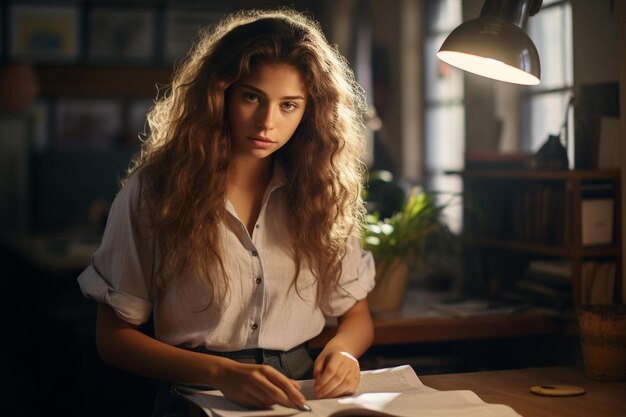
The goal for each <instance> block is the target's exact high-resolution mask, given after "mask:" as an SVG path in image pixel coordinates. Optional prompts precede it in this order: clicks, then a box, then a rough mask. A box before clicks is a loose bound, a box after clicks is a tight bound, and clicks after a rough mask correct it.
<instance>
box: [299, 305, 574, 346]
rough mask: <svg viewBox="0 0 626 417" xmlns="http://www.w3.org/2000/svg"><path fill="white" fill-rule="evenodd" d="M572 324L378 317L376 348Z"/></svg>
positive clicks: (331, 330)
mask: <svg viewBox="0 0 626 417" xmlns="http://www.w3.org/2000/svg"><path fill="white" fill-rule="evenodd" d="M335 330H336V327H334V326H327V327H325V328H324V330H323V331H322V333H321V334H320V335H319V336H317V337H316V338H314V339H313V340H311V341H310V342H309V347H310V348H312V349H321V348H323V347H324V345H325V344H326V342H328V340H330V338H332V337H333V335H334V334H335ZM571 331H572V325H571V323H564V322H563V320H558V319H555V318H552V317H548V316H546V315H543V314H540V313H530V312H529V313H521V314H510V315H484V316H475V317H467V318H459V317H449V316H446V317H419V316H413V317H411V315H410V314H399V315H397V316H394V317H388V318H385V317H376V316H375V317H374V343H373V344H374V345H376V346H380V345H394V344H408V343H423V342H442V341H460V340H480V339H499V338H512V337H524V336H536V335H545V334H557V333H561V332H571Z"/></svg>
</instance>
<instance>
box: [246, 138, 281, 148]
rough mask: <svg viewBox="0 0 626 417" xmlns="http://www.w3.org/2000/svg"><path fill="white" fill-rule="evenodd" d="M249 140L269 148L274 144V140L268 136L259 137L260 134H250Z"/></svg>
mask: <svg viewBox="0 0 626 417" xmlns="http://www.w3.org/2000/svg"><path fill="white" fill-rule="evenodd" d="M248 140H250V142H252V144H253V145H254V146H255V147H257V148H261V149H267V148H270V147H272V145H274V143H275V142H274V141H273V140H271V139H268V138H264V137H259V136H248Z"/></svg>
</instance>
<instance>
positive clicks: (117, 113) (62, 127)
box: [54, 98, 123, 150]
mask: <svg viewBox="0 0 626 417" xmlns="http://www.w3.org/2000/svg"><path fill="white" fill-rule="evenodd" d="M54 114H55V118H54V125H55V127H54V134H55V145H56V147H57V148H64V149H67V148H83V149H100V150H110V149H115V148H117V147H119V145H120V143H121V142H122V141H123V138H122V133H123V129H122V124H123V121H122V118H123V114H122V104H121V102H120V101H119V100H115V99H77V98H71V99H70V98H68V99H60V100H58V101H57V102H56V105H55V111H54Z"/></svg>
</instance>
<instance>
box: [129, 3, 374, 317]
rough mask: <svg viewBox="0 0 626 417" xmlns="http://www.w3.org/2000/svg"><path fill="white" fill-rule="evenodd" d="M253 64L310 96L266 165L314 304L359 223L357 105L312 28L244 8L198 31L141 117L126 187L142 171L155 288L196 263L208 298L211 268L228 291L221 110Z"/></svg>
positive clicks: (297, 18)
mask: <svg viewBox="0 0 626 417" xmlns="http://www.w3.org/2000/svg"><path fill="white" fill-rule="evenodd" d="M262 62H268V63H284V64H288V65H291V66H293V67H295V68H296V69H297V70H299V72H300V73H301V75H302V76H303V79H304V81H305V84H306V87H307V90H308V95H309V98H308V100H307V101H308V102H307V107H306V110H305V113H304V116H303V118H302V121H301V122H300V125H299V126H298V128H297V129H296V131H295V133H294V134H293V136H292V138H291V140H290V141H289V142H288V143H287V144H286V145H285V146H283V147H282V148H281V149H279V150H278V151H277V152H276V154H275V156H276V158H277V159H278V160H279V161H280V163H281V164H282V165H283V166H284V168H285V170H286V172H287V184H286V187H287V193H286V194H287V196H288V201H287V204H288V209H289V213H290V214H291V216H290V217H289V218H288V219H286V221H287V222H288V228H289V231H290V235H291V236H292V242H291V244H292V247H293V251H294V253H293V256H294V259H295V262H296V271H299V270H300V268H301V267H303V266H304V265H306V266H308V267H309V268H310V269H311V271H312V272H313V274H314V276H315V278H316V280H317V282H318V293H317V302H318V305H321V303H324V302H325V301H327V299H328V295H329V294H330V292H331V291H333V290H334V289H335V288H336V286H337V283H338V280H339V277H340V274H341V263H342V258H343V256H344V255H345V253H346V247H347V242H348V239H349V237H350V236H352V235H353V234H355V233H360V225H361V224H362V223H363V222H362V218H363V216H364V207H363V202H362V199H361V186H362V175H363V172H364V169H363V168H364V167H363V164H362V162H361V157H362V153H363V150H364V136H363V129H364V128H363V114H364V111H365V100H364V97H363V92H362V89H361V88H360V87H359V86H358V85H357V83H356V82H355V80H354V75H353V73H352V71H351V70H350V68H349V66H348V64H347V62H346V60H345V59H344V58H343V57H342V56H341V55H340V54H339V52H338V51H337V49H336V47H333V46H330V45H329V44H328V42H327V41H326V38H325V37H324V35H323V33H322V31H321V29H320V28H319V26H318V24H317V23H316V22H315V21H313V20H311V19H310V18H308V17H306V16H304V15H302V14H300V13H298V12H296V11H293V10H288V9H281V10H273V11H258V10H257V11H241V12H237V13H235V14H232V15H230V16H228V17H227V18H225V19H224V20H222V21H221V22H220V23H219V24H217V25H216V27H214V28H213V29H212V30H206V31H203V32H201V35H200V38H199V40H198V41H197V42H196V43H195V44H194V46H193V47H192V49H191V51H190V52H189V54H188V56H187V57H186V59H185V60H184V61H183V62H182V64H181V65H179V66H178V68H177V69H176V70H175V71H174V75H173V80H172V83H171V85H170V86H169V88H168V89H167V91H166V92H165V93H164V94H162V96H161V97H160V98H158V99H157V100H156V102H155V105H154V107H153V108H152V109H151V110H150V112H149V113H148V124H149V127H150V133H149V136H148V137H147V139H146V140H145V141H144V143H143V145H142V148H141V151H140V152H139V153H138V155H137V156H136V157H135V158H134V160H133V161H132V163H131V166H130V167H129V170H128V173H127V177H126V178H127V179H128V178H129V177H130V175H132V174H133V173H134V172H135V171H137V170H138V169H140V168H141V173H142V175H141V176H140V178H143V177H144V175H143V173H144V172H145V174H146V175H145V176H146V177H147V178H149V180H150V185H149V186H144V187H142V188H143V189H144V191H148V195H149V201H150V203H149V210H150V213H151V224H152V230H153V232H154V234H155V236H154V237H155V238H156V240H157V242H158V252H159V258H160V264H159V267H158V269H157V271H156V274H155V276H154V279H155V283H156V285H157V288H158V289H160V290H162V289H163V288H165V286H166V284H167V283H168V280H171V279H176V277H179V276H182V274H181V271H184V270H188V268H190V267H191V266H193V268H195V269H196V270H198V271H200V272H201V273H203V276H206V277H208V280H209V285H210V288H211V289H212V293H214V292H215V291H214V290H215V288H216V287H215V285H217V284H218V282H215V281H213V280H216V278H214V277H213V278H212V277H211V275H210V274H209V271H210V270H211V269H210V267H211V266H212V265H213V266H215V265H216V263H217V264H218V265H219V267H220V268H221V270H222V272H223V274H222V283H223V284H224V286H225V288H226V289H228V287H229V286H228V277H227V275H226V273H225V270H224V264H223V258H222V257H223V256H224V249H223V248H221V247H220V245H219V244H218V243H217V242H220V239H219V228H218V223H219V222H220V219H222V218H223V217H224V215H225V198H226V187H227V177H228V175H227V173H228V169H229V162H230V157H231V137H230V133H229V125H228V121H227V120H228V115H227V103H226V101H227V97H228V92H229V88H231V86H233V84H235V83H236V82H237V81H238V80H240V79H242V78H243V77H245V76H246V75H248V74H249V73H250V72H251V71H252V70H253V69H254V67H255V65H257V64H259V63H262ZM143 183H145V181H143V180H142V184H143ZM295 236H297V237H298V238H297V239H296V238H294V237H295ZM297 278H298V274H297V273H296V276H295V277H294V281H293V283H294V284H295V282H296V280H297ZM295 288H296V289H297V288H298V286H297V285H295ZM210 297H211V298H210V302H213V300H214V296H213V294H211V295H210Z"/></svg>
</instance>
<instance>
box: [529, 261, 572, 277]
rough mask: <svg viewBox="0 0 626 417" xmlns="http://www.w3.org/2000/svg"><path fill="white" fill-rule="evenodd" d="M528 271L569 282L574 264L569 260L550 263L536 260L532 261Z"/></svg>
mask: <svg viewBox="0 0 626 417" xmlns="http://www.w3.org/2000/svg"><path fill="white" fill-rule="evenodd" d="M528 270H529V271H533V272H536V273H539V274H545V275H553V276H556V277H559V278H563V279H565V280H567V281H569V280H570V278H571V276H572V263H571V262H570V261H567V260H562V261H548V260H542V259H536V260H533V261H530V263H529V264H528Z"/></svg>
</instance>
